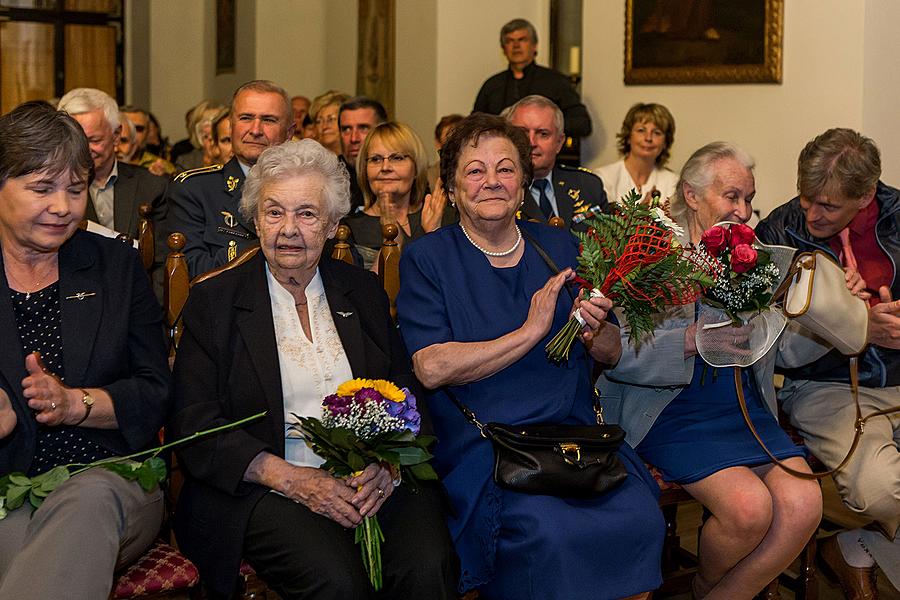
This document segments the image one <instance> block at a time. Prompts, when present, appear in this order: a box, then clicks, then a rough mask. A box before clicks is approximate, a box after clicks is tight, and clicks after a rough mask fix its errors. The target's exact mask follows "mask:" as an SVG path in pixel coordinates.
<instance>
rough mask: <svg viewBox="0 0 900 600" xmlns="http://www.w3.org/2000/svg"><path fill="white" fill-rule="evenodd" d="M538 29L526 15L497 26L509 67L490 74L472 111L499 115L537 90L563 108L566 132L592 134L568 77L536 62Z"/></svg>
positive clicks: (537, 92) (579, 99)
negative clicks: (527, 19)
mask: <svg viewBox="0 0 900 600" xmlns="http://www.w3.org/2000/svg"><path fill="white" fill-rule="evenodd" d="M537 43H538V39H537V31H536V30H535V28H534V25H532V24H531V23H529V22H528V21H526V20H525V19H513V20H512V21H510V22H509V23H507V24H506V25H504V26H503V28H502V29H501V30H500V46H501V47H502V48H503V54H505V55H506V59H507V60H508V61H509V68H507V69H506V70H505V71H502V72H500V73H497V74H496V75H494V76H492V77H490V78H489V79H488V80H487V81H485V82H484V84H483V85H482V86H481V90H479V92H478V97H477V98H476V99H475V107H474V108H473V109H472V112H485V113H490V114H492V115H499V114H500V112H501V111H502V110H503V109H504V108H506V107H508V106H511V105H512V104H514V103H516V102H518V101H519V100H521V99H522V98H524V97H525V96H530V95H532V94H540V95H541V96H544V97H546V98H549V99H550V100H551V101H552V102H553V103H554V104H556V105H557V106H558V107H559V108H560V110H562V112H563V115H564V117H565V127H564V131H565V134H566V135H569V136H572V137H575V138H580V137H585V136H588V135H590V134H591V117H590V116H589V115H588V112H587V108H585V106H584V104H582V103H581V98H579V97H578V93H577V92H576V91H575V89H574V88H573V87H572V82H571V81H569V78H568V77H566V76H565V75H563V74H562V73H560V72H559V71H554V70H553V69H548V68H547V67H542V66H540V65H537V64H535V62H534V58H535V56H537Z"/></svg>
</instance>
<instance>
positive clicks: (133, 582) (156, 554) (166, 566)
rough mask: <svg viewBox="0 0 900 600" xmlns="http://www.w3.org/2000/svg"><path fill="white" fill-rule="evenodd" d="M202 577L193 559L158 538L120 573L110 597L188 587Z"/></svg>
mask: <svg viewBox="0 0 900 600" xmlns="http://www.w3.org/2000/svg"><path fill="white" fill-rule="evenodd" d="M199 581H200V573H199V572H198V571H197V567H195V566H194V563H192V562H191V561H189V560H188V559H187V558H185V557H184V556H183V555H182V554H181V553H180V552H178V550H176V549H175V548H173V547H172V546H170V545H169V544H166V543H165V542H163V541H161V540H157V541H156V542H154V544H153V545H152V546H151V547H150V549H149V550H147V552H146V553H144V555H143V556H142V557H141V558H139V559H138V560H137V562H135V563H134V564H132V565H131V566H130V567H128V568H127V569H125V570H124V571H122V572H121V573H120V574H119V576H118V577H117V578H116V581H115V583H114V584H113V591H112V594H110V598H113V599H115V600H123V599H126V598H139V597H141V596H146V595H149V594H157V593H160V592H168V591H177V590H188V589H190V588H192V587H194V586H195V585H197V582H199Z"/></svg>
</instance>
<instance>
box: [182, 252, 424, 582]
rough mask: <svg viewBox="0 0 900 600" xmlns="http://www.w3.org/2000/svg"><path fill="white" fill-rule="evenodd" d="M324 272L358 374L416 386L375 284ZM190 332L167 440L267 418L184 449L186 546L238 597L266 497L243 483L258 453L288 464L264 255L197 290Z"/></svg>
mask: <svg viewBox="0 0 900 600" xmlns="http://www.w3.org/2000/svg"><path fill="white" fill-rule="evenodd" d="M319 272H320V273H321V276H322V282H323V284H324V287H325V296H326V298H327V299H328V304H329V306H330V308H331V314H332V318H333V319H334V324H335V327H336V328H337V331H338V335H339V336H340V339H341V342H342V343H343V346H344V350H345V352H346V353H347V359H348V361H349V362H350V368H351V370H352V372H353V376H354V377H367V378H382V379H389V380H391V381H394V382H395V383H397V384H398V385H400V386H401V387H403V386H407V387H410V386H416V382H415V378H414V377H413V375H412V369H411V365H410V361H409V357H408V355H407V353H406V349H405V347H404V345H403V342H402V340H401V339H400V335H399V333H398V331H397V328H396V327H395V326H394V324H393V321H391V318H390V313H389V310H388V301H387V297H386V296H385V294H384V290H383V289H382V287H381V285H380V284H379V282H378V279H377V277H376V276H375V275H374V274H373V273H371V272H369V271H365V270H363V269H360V268H358V267H354V266H351V265H347V264H345V263H342V262H339V261H335V260H332V259H330V258H327V259H323V260H322V261H321V262H320V264H319ZM184 326H185V328H184V334H183V335H182V338H181V343H180V345H179V347H178V355H177V357H176V360H175V391H174V393H173V397H174V403H175V408H174V416H173V418H172V422H171V423H170V426H169V428H168V435H169V437H171V438H173V439H174V438H175V437H180V436H185V435H189V434H191V433H193V432H195V431H200V430H203V429H207V428H209V427H213V426H216V425H222V424H225V423H228V422H232V421H235V420H238V419H240V418H242V417H246V416H250V415H252V414H255V413H258V412H261V411H268V414H267V415H266V416H265V417H263V418H262V419H261V420H259V421H256V422H254V423H251V424H248V425H246V426H244V427H243V428H241V429H239V430H233V431H230V432H227V433H222V434H219V435H217V436H215V437H211V438H207V439H204V440H201V441H199V442H197V443H194V444H192V445H190V446H186V447H182V448H181V449H180V450H179V451H178V455H179V459H180V464H181V465H182V466H183V467H184V469H185V471H186V473H185V483H184V486H183V488H182V490H181V493H180V496H179V499H178V505H177V508H176V511H175V519H174V522H175V533H176V535H177V536H178V543H179V546H180V548H181V550H182V551H183V552H184V553H185V555H186V556H188V557H189V558H190V559H191V560H192V561H194V563H195V564H196V565H197V567H198V568H199V569H200V573H201V575H202V577H203V579H204V580H205V581H206V583H207V585H208V586H209V587H210V588H211V589H212V590H213V591H215V592H218V593H220V594H230V593H231V592H232V590H233V588H234V585H235V583H236V581H237V576H238V567H239V565H240V560H241V552H242V548H243V540H244V532H245V530H246V527H247V522H248V520H249V518H250V513H251V512H252V510H253V508H254V506H255V505H256V502H257V501H259V499H260V498H261V497H262V496H263V494H265V493H267V492H268V489H267V488H264V487H262V486H259V485H257V484H252V483H248V482H245V481H244V480H243V476H244V472H245V471H246V470H247V466H248V465H249V464H250V461H252V460H253V458H254V457H255V456H256V455H257V454H259V453H260V452H271V453H272V454H275V455H277V456H284V399H283V396H282V386H281V374H280V370H279V363H278V350H277V347H276V343H275V326H274V323H273V318H272V306H271V300H270V297H269V290H268V285H267V282H266V273H265V259H264V257H263V254H262V252H259V253H257V255H256V256H254V257H253V258H252V259H250V260H249V261H248V262H246V263H245V264H243V265H240V266H238V267H235V268H233V269H230V270H228V271H225V272H223V273H221V274H219V275H217V276H216V277H214V278H212V279H209V280H207V281H205V282H203V283H201V284H199V285H197V286H196V287H194V288H193V289H192V290H191V294H190V297H189V298H188V301H187V303H186V305H185V307H184ZM411 389H413V390H414V393H415V391H417V390H418V388H417V387H411ZM420 406H421V405H420ZM424 417H425V415H423V418H424Z"/></svg>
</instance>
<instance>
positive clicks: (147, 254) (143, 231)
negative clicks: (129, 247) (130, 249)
mask: <svg viewBox="0 0 900 600" xmlns="http://www.w3.org/2000/svg"><path fill="white" fill-rule="evenodd" d="M151 212H152V207H151V206H150V205H149V204H147V203H146V202H145V203H143V204H141V205H140V206H139V207H138V215H140V219H139V220H138V238H137V240H138V254H140V255H141V263H142V264H143V265H144V269H146V270H147V271H149V270H150V269H152V268H153V260H154V259H155V258H156V248H155V247H154V243H155V238H154V235H153V221H151V220H150V213H151Z"/></svg>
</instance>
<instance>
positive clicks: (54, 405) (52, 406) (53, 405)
mask: <svg viewBox="0 0 900 600" xmlns="http://www.w3.org/2000/svg"><path fill="white" fill-rule="evenodd" d="M50 410H56V402H51V403H50Z"/></svg>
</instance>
